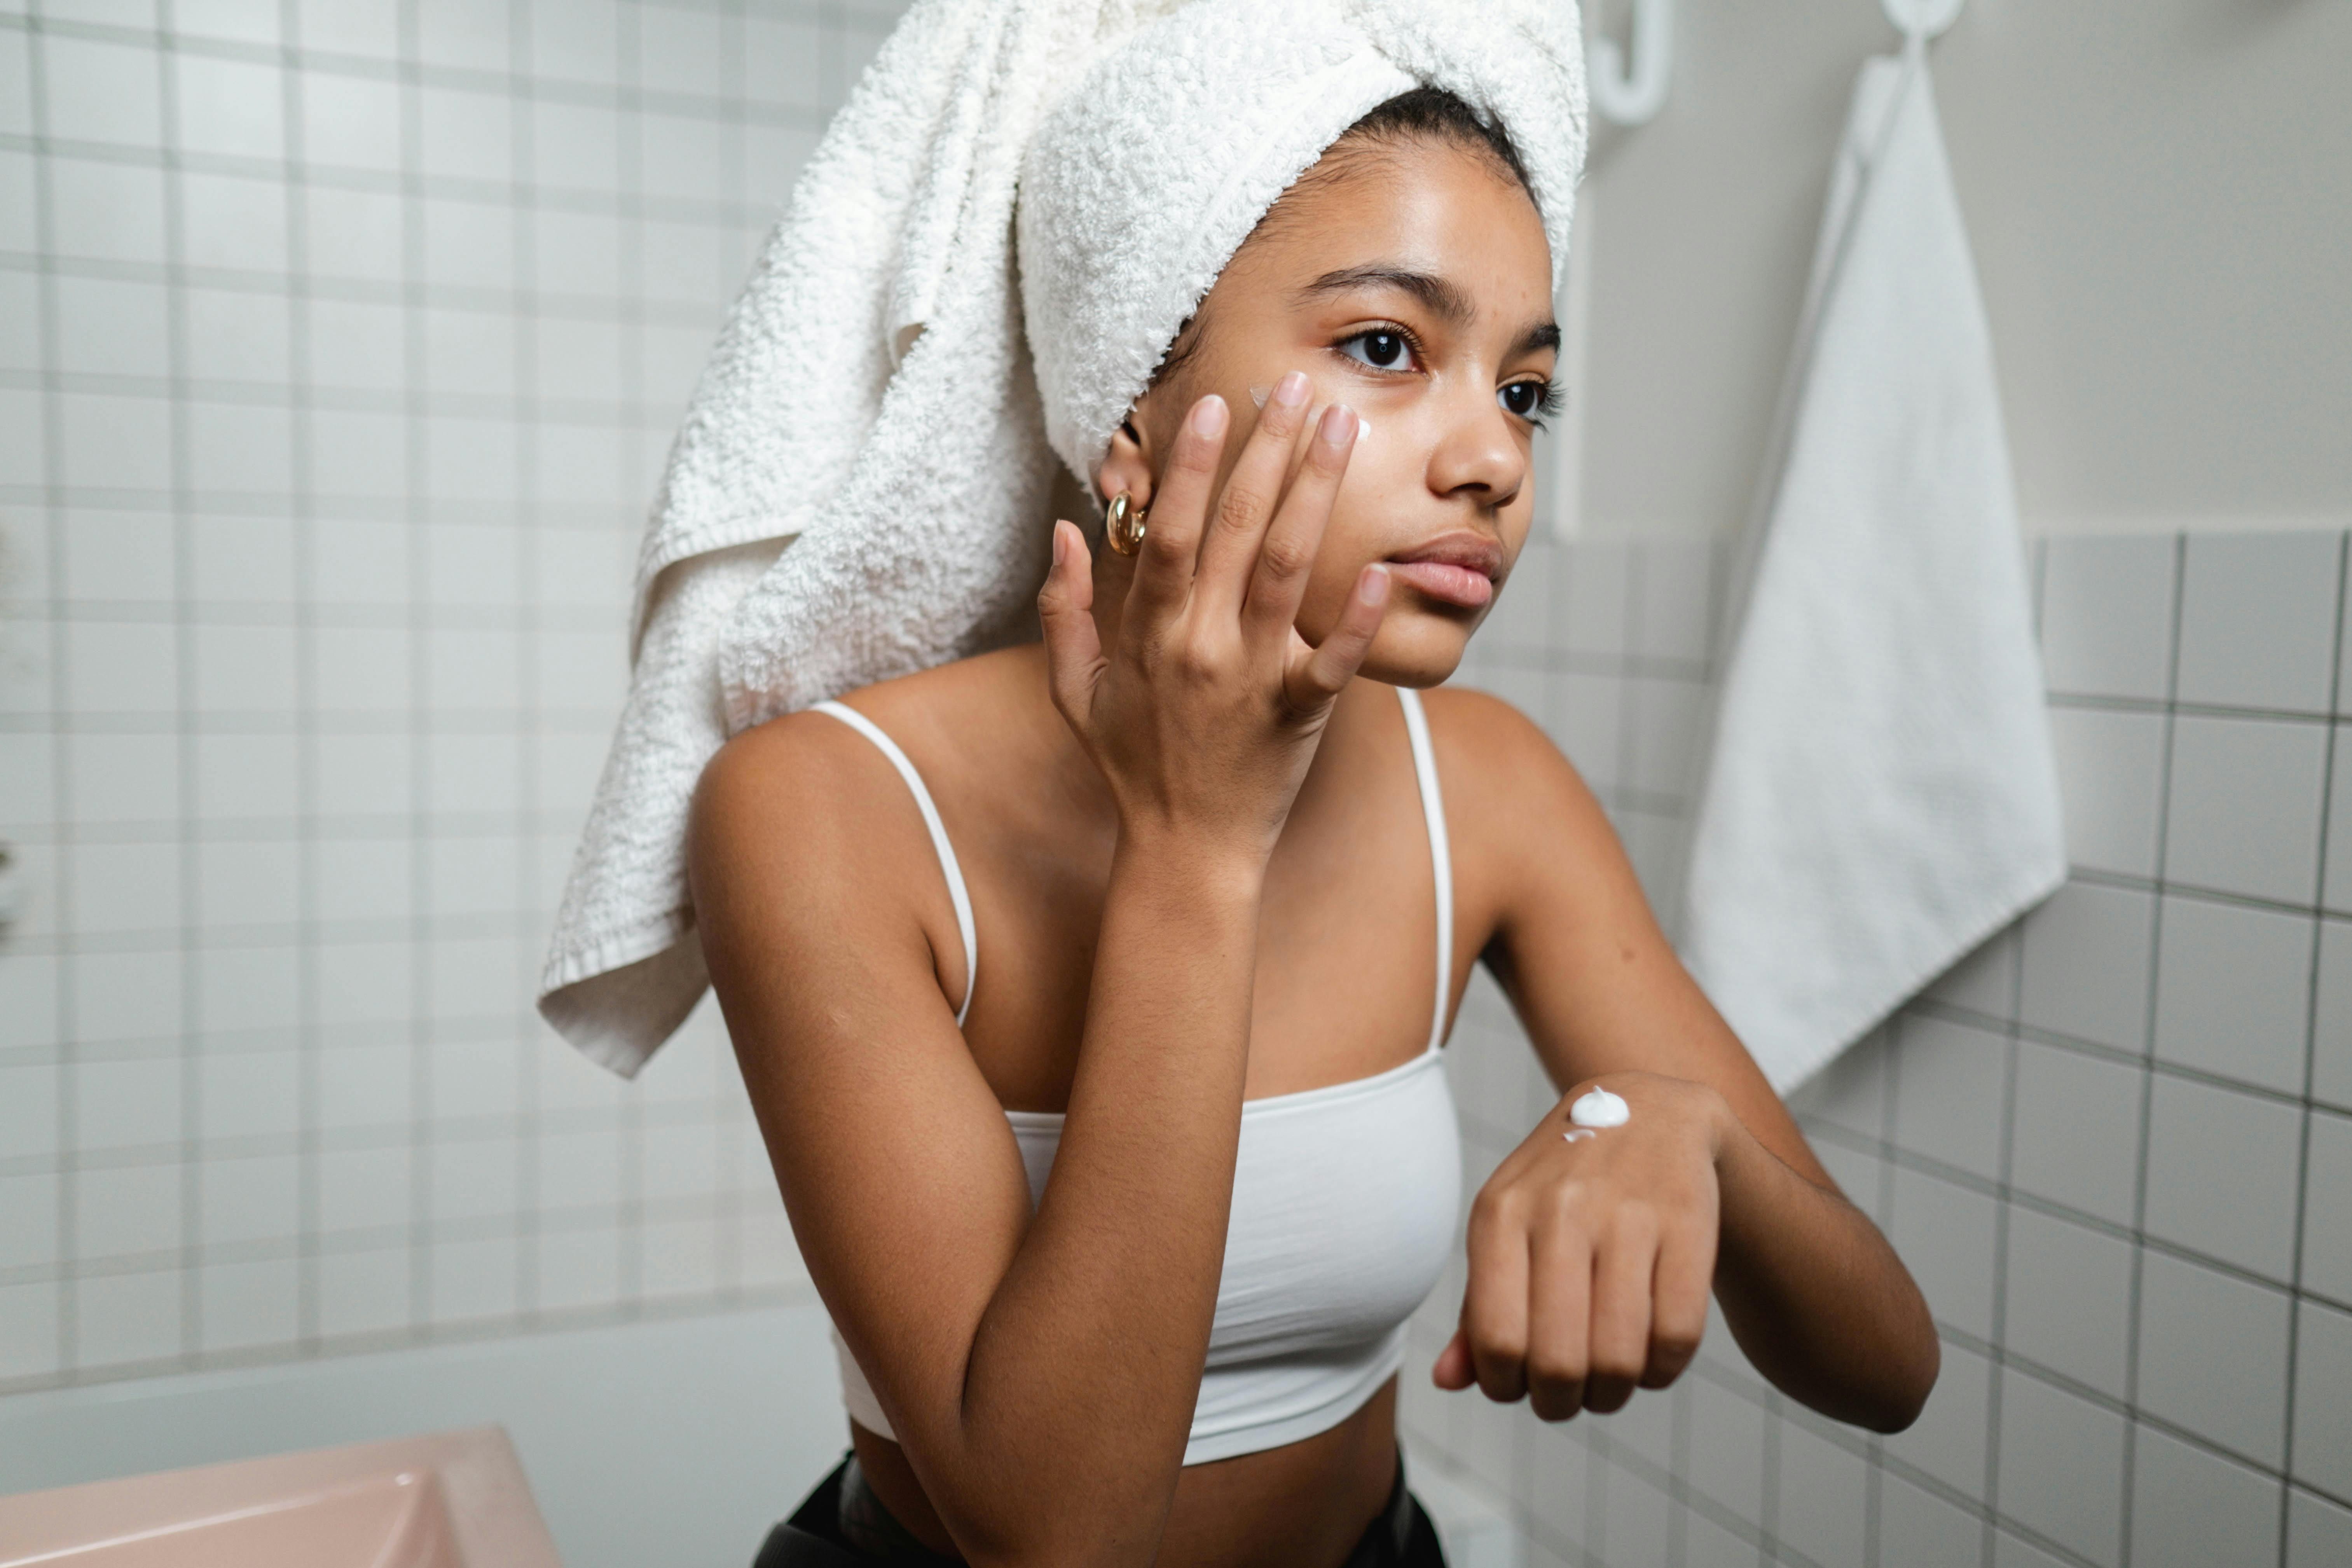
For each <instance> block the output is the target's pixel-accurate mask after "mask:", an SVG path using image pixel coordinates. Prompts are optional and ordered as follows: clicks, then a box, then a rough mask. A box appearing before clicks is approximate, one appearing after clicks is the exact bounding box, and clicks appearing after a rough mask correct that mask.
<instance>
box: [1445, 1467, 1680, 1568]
mask: <svg viewBox="0 0 2352 1568" xmlns="http://www.w3.org/2000/svg"><path fill="white" fill-rule="evenodd" d="M1604 1469H1605V1470H1606V1473H1607V1479H1606V1481H1605V1482H1604V1483H1603V1484H1604V1488H1605V1492H1604V1497H1605V1500H1604V1501H1603V1503H1602V1504H1601V1507H1602V1510H1603V1514H1602V1518H1603V1524H1602V1529H1603V1530H1604V1531H1606V1532H1607V1533H1606V1534H1605V1536H1604V1537H1603V1539H1604V1540H1606V1541H1607V1542H1608V1543H1609V1562H1610V1568H1618V1565H1619V1564H1621V1563H1622V1565H1623V1568H1666V1564H1667V1556H1666V1545H1667V1542H1666V1521H1667V1520H1668V1519H1669V1517H1670V1510H1669V1509H1668V1506H1667V1499H1666V1494H1665V1493H1664V1492H1662V1491H1660V1490H1658V1489H1656V1488H1655V1487H1654V1486H1652V1485H1650V1483H1649V1482H1648V1481H1646V1480H1644V1479H1642V1478H1641V1477H1639V1476H1636V1475H1634V1474H1633V1472H1632V1471H1630V1470H1627V1469H1626V1468H1623V1467H1622V1466H1618V1465H1609V1466H1605V1467H1604ZM1473 1473H1474V1474H1475V1472H1473Z"/></svg>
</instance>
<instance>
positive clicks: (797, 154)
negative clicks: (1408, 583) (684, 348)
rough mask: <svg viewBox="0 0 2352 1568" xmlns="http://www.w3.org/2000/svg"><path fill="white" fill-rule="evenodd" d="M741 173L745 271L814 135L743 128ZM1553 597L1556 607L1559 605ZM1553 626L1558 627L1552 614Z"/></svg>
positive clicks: (785, 128)
mask: <svg viewBox="0 0 2352 1568" xmlns="http://www.w3.org/2000/svg"><path fill="white" fill-rule="evenodd" d="M743 149H744V151H743V169H744V187H745V195H747V196H748V197H749V198H750V199H751V201H753V202H755V203H758V204H760V206H759V208H757V209H755V210H757V211H758V212H759V213H760V215H761V221H759V222H757V223H756V224H754V225H753V226H751V233H749V234H748V235H747V237H746V240H747V243H746V245H745V247H744V250H743V258H744V264H745V268H746V270H749V268H750V263H751V258H752V257H754V256H756V255H758V254H759V253H760V248H761V246H763V245H765V244H766V243H767V241H768V239H769V238H770V237H771V236H772V234H773V233H774V230H775V226H776V219H777V218H778V217H779V216H782V212H783V209H784V203H785V202H786V201H787V200H788V199H790V197H791V195H792V192H793V185H794V184H796V183H797V182H798V181H799V179H800V177H801V171H802V170H803V169H805V168H806V167H807V166H808V161H809V156H810V154H811V153H814V152H815V151H816V132H814V131H811V130H808V129H805V128H804V127H802V126H798V125H747V126H745V127H744V128H743ZM1559 602H1560V601H1559V599H1558V598H1557V597H1555V598H1554V599H1553V601H1552V603H1553V604H1554V605H1555V606H1557V605H1559ZM1554 616H1555V618H1554V620H1553V623H1552V624H1553V625H1555V626H1557V625H1559V620H1558V618H1557V616H1558V611H1557V609H1555V611H1554Z"/></svg>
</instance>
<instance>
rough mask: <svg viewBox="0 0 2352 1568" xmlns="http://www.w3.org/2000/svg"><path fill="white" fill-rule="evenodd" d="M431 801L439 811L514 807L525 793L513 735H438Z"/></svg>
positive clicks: (432, 756) (431, 747) (431, 750)
mask: <svg viewBox="0 0 2352 1568" xmlns="http://www.w3.org/2000/svg"><path fill="white" fill-rule="evenodd" d="M427 754H428V756H429V758H430V764H429V765H430V773H431V777H430V782H429V784H428V785H427V790H428V794H427V797H426V799H427V804H428V805H429V806H430V808H431V809H433V810H435V811H451V812H477V811H479V812H505V811H511V810H513V809H514V807H515V805H517V803H518V802H519V800H520V796H521V788H522V784H521V779H520V774H519V773H518V771H517V763H518V758H517V756H516V746H515V743H514V738H513V737H512V736H510V735H495V734H493V735H436V736H434V737H433V738H432V739H431V742H429V746H428V752H427Z"/></svg>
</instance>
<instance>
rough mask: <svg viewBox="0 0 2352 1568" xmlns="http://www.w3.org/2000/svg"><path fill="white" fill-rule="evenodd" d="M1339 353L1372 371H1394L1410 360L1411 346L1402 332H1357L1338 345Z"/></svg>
mask: <svg viewBox="0 0 2352 1568" xmlns="http://www.w3.org/2000/svg"><path fill="white" fill-rule="evenodd" d="M1339 352H1340V353H1343V354H1346V355H1347V356H1348V357H1349V359H1351V360H1355V361H1356V362H1358V363H1361V364H1368V365H1370V366H1371V367H1372V368H1373V369H1374V370H1396V369H1398V368H1400V367H1401V366H1402V365H1403V364H1404V363H1405V362H1407V361H1409V360H1411V359H1412V344H1410V343H1408V342H1405V341H1404V334H1403V333H1402V332H1384V331H1377V330H1376V331H1369V332H1358V333H1357V334H1356V335H1355V336H1354V337H1352V338H1349V340H1348V341H1347V342H1343V343H1341V344H1340V345H1339Z"/></svg>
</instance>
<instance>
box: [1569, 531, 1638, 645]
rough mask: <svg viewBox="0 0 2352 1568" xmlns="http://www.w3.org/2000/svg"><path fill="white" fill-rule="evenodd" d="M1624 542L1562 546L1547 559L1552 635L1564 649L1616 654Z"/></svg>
mask: <svg viewBox="0 0 2352 1568" xmlns="http://www.w3.org/2000/svg"><path fill="white" fill-rule="evenodd" d="M1630 554H1631V551H1630V547H1629V546H1627V545H1625V544H1623V543H1621V542H1592V543H1579V544H1573V545H1568V546H1564V547H1562V553H1561V558H1560V559H1559V560H1557V561H1555V562H1554V563H1553V565H1552V592H1553V594H1554V595H1555V596H1556V597H1555V600H1554V608H1553V611H1552V621H1551V624H1552V631H1553V636H1554V637H1557V638H1559V645H1560V647H1563V648H1564V649H1566V650H1568V651H1570V652H1575V653H1588V654H1599V655H1603V656H1606V657H1610V658H1623V657H1624V656H1625V655H1627V654H1628V653H1630V652H1631V651H1632V648H1631V647H1630V646H1629V643H1628V640H1627V637H1626V614H1625V612H1626V604H1627V600H1628V597H1629V595H1630V584H1631V579H1630V577H1629V575H1628V569H1629V565H1630V560H1629V558H1630Z"/></svg>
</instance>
